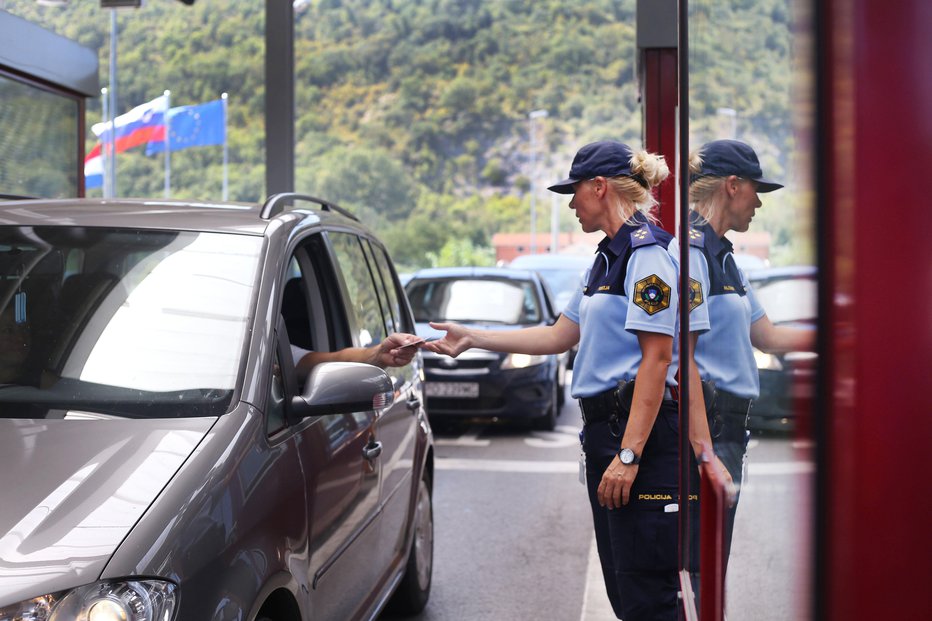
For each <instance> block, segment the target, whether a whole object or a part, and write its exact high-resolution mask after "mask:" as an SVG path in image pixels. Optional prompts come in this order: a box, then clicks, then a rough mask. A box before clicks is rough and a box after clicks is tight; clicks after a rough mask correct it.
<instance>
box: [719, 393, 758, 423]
mask: <svg viewBox="0 0 932 621" xmlns="http://www.w3.org/2000/svg"><path fill="white" fill-rule="evenodd" d="M752 403H753V399H745V398H744V397H739V396H737V395H733V394H731V393H730V392H725V391H724V390H718V389H716V390H715V408H716V409H717V410H718V411H719V412H721V413H722V414H738V415H740V416H745V417H746V416H747V415H748V414H749V413H750V411H751V404H752Z"/></svg>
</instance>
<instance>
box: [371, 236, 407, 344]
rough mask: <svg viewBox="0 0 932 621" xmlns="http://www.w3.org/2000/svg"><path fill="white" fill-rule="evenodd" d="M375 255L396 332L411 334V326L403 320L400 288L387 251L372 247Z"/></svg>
mask: <svg viewBox="0 0 932 621" xmlns="http://www.w3.org/2000/svg"><path fill="white" fill-rule="evenodd" d="M372 251H373V254H375V262H376V264H377V265H378V268H379V273H380V274H381V275H382V283H383V284H384V285H385V291H386V293H388V306H389V310H390V311H391V315H392V320H393V321H394V324H395V328H394V329H395V331H396V332H411V326H409V325H407V322H405V321H404V320H403V318H404V314H403V313H402V310H401V298H399V296H398V288H397V286H396V284H395V279H394V277H393V275H392V270H391V267H390V265H391V263H390V261H389V258H388V255H387V254H386V253H385V250H383V249H382V248H379V247H378V246H373V247H372Z"/></svg>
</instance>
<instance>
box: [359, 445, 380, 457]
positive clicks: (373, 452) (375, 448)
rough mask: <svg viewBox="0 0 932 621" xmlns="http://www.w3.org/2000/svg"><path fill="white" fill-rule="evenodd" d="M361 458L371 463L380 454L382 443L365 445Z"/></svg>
mask: <svg viewBox="0 0 932 621" xmlns="http://www.w3.org/2000/svg"><path fill="white" fill-rule="evenodd" d="M362 454H363V456H364V457H365V458H366V459H368V460H369V461H372V460H373V459H375V458H376V457H378V456H379V455H381V454H382V443H381V442H370V443H369V444H367V445H366V448H364V449H363V450H362Z"/></svg>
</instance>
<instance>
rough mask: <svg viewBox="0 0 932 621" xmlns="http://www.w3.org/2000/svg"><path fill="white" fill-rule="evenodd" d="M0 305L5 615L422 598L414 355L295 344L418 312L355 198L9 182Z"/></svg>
mask: <svg viewBox="0 0 932 621" xmlns="http://www.w3.org/2000/svg"><path fill="white" fill-rule="evenodd" d="M0 311H2V317H3V320H4V321H5V322H6V324H5V325H4V326H3V328H2V330H0V332H2V334H3V338H4V342H3V354H2V359H0V363H2V365H3V368H2V369H0V373H2V375H0V497H2V499H3V501H2V502H0V575H2V576H3V578H2V579H0V619H40V618H41V619H46V618H50V619H62V620H63V621H64V620H72V619H89V620H93V619H104V618H106V619H132V620H134V621H155V620H159V621H166V620H174V621H206V620H218V621H219V620H221V619H242V620H244V621H301V620H309V619H314V620H319V619H331V620H335V621H344V620H346V619H373V618H375V617H376V616H377V615H378V614H379V612H380V611H381V610H382V609H383V608H384V607H385V606H386V602H389V603H390V605H392V606H396V607H397V608H398V609H399V610H401V611H404V612H407V613H414V612H416V611H418V610H420V609H421V608H423V607H424V604H425V603H426V601H427V598H428V596H429V593H430V586H431V569H432V558H433V556H432V550H433V518H432V509H431V489H432V484H433V449H432V436H431V432H430V426H429V424H428V420H427V415H426V412H425V409H424V407H423V402H424V399H423V393H422V385H421V380H420V379H419V378H420V374H421V369H420V361H419V359H415V361H414V362H413V363H412V364H409V365H407V366H404V367H398V368H392V369H387V370H382V369H380V368H378V367H375V366H372V365H368V364H359V363H337V362H331V363H323V364H319V365H317V366H316V367H315V368H314V369H313V370H312V371H311V372H310V374H309V375H308V376H307V377H296V376H295V373H294V368H293V360H292V353H291V346H292V345H297V346H301V347H304V348H307V349H315V350H318V351H324V350H334V349H339V348H344V347H349V346H366V345H369V344H370V343H376V342H378V341H380V340H381V339H382V338H384V337H385V336H386V335H387V334H388V333H390V332H392V331H404V332H413V331H414V324H413V320H412V317H411V313H410V308H409V306H408V303H407V300H406V299H405V297H404V291H403V289H402V288H401V285H400V283H399V282H398V279H397V276H396V274H395V271H394V268H393V266H392V263H391V260H390V259H389V256H388V254H387V253H386V251H385V248H384V247H383V246H382V245H381V243H380V242H379V241H378V240H377V239H376V237H375V236H374V235H373V234H372V233H371V232H370V231H369V230H367V229H366V227H365V226H363V225H362V224H361V223H360V222H359V221H357V220H356V219H355V218H353V217H352V216H351V215H350V214H348V213H347V212H345V211H344V210H342V209H340V208H339V207H337V206H335V205H331V204H328V203H326V202H325V201H319V200H317V199H312V198H310V197H300V196H296V195H277V196H274V197H272V198H270V199H269V200H268V201H266V202H265V203H264V204H260V205H245V204H192V203H183V202H169V201H161V200H160V201H130V200H122V199H120V200H106V201H90V200H59V201H39V200H33V201H17V202H8V203H2V204H0ZM92 610H93V611H96V615H95V614H94V613H93V612H91V611H92ZM50 611H52V612H50ZM49 615H50V616H49Z"/></svg>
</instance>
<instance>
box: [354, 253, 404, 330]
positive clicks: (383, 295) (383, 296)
mask: <svg viewBox="0 0 932 621" xmlns="http://www.w3.org/2000/svg"><path fill="white" fill-rule="evenodd" d="M360 243H361V244H362V248H363V252H365V255H366V260H367V261H368V262H369V272H370V273H371V274H372V280H373V281H374V283H375V290H376V294H377V295H378V297H379V306H380V307H381V309H382V320H383V321H384V323H385V334H391V333H392V332H395V331H397V329H396V328H395V316H394V315H393V314H392V307H391V305H390V304H389V301H388V291H386V287H385V283H384V281H383V278H382V272H381V271H380V270H379V266H378V264H377V263H376V260H375V255H373V254H372V245H371V244H370V243H369V240H367V239H361V240H360Z"/></svg>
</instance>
